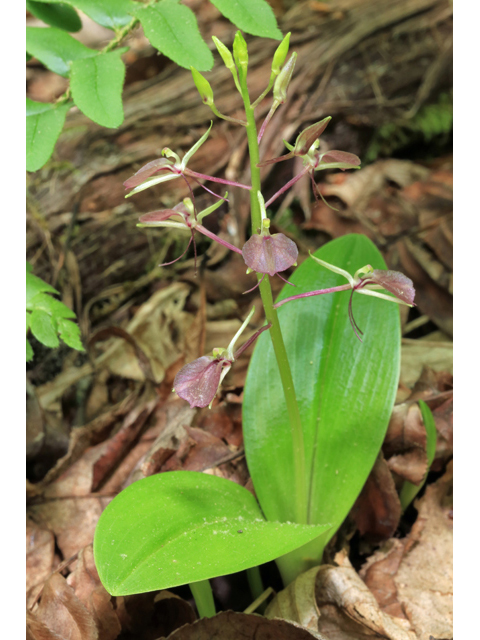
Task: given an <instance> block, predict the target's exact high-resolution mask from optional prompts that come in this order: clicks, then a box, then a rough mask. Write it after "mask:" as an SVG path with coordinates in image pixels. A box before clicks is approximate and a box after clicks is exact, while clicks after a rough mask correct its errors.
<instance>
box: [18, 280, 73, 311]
mask: <svg viewBox="0 0 480 640" xmlns="http://www.w3.org/2000/svg"><path fill="white" fill-rule="evenodd" d="M37 280H39V278H37ZM54 291H55V290H54ZM55 293H56V292H55ZM27 309H32V310H33V309H42V310H43V311H46V312H47V313H49V314H50V315H52V316H54V317H55V318H75V313H74V312H73V311H72V310H71V309H70V308H69V307H67V305H66V304H63V302H60V300H57V299H56V298H52V296H49V295H48V294H46V293H39V294H37V295H36V296H34V297H33V298H32V299H31V300H30V301H29V302H27Z"/></svg>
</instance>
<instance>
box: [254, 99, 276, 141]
mask: <svg viewBox="0 0 480 640" xmlns="http://www.w3.org/2000/svg"><path fill="white" fill-rule="evenodd" d="M277 107H278V104H275V102H274V103H273V104H272V106H271V107H270V111H269V112H268V114H267V117H266V118H265V120H264V121H263V124H262V126H261V129H260V132H259V134H258V137H257V143H258V144H260V140H261V139H262V138H263V134H264V133H265V129H266V128H267V124H268V123H269V122H270V120H271V119H272V116H273V114H274V113H275V111H276V109H277Z"/></svg>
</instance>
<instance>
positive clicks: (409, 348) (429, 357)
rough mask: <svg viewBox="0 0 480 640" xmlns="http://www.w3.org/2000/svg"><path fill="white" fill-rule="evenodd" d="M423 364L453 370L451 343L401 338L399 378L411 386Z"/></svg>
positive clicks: (433, 367)
mask: <svg viewBox="0 0 480 640" xmlns="http://www.w3.org/2000/svg"><path fill="white" fill-rule="evenodd" d="M424 366H428V367H431V368H432V369H435V370H436V371H448V372H450V373H452V371H453V343H452V342H447V341H439V340H438V341H434V342H432V341H430V340H411V339H409V338H402V354H401V365H400V380H401V382H402V384H404V385H406V386H407V387H410V388H412V387H413V386H414V384H415V383H416V382H417V380H418V379H419V377H420V375H421V373H422V369H423V367H424Z"/></svg>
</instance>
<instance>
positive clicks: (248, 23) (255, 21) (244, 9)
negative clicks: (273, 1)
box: [211, 0, 283, 40]
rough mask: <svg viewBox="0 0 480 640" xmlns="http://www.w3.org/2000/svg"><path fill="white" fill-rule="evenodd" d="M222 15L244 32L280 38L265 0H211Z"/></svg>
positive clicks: (270, 9)
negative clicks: (233, 0)
mask: <svg viewBox="0 0 480 640" xmlns="http://www.w3.org/2000/svg"><path fill="white" fill-rule="evenodd" d="M211 2H212V4H214V5H215V6H216V7H217V9H218V10H219V11H220V12H221V13H223V15H224V16H225V17H226V18H228V19H229V20H230V22H233V24H234V25H235V26H237V27H238V28H239V29H242V31H245V32H246V33H251V34H252V35H253V36H260V37H262V38H273V39H274V40H281V39H282V37H283V36H282V32H281V31H280V29H279V28H278V26H277V21H276V19H275V14H274V13H273V9H272V7H271V6H270V5H269V4H268V2H267V1H266V0H236V1H235V2H232V1H231V0H211Z"/></svg>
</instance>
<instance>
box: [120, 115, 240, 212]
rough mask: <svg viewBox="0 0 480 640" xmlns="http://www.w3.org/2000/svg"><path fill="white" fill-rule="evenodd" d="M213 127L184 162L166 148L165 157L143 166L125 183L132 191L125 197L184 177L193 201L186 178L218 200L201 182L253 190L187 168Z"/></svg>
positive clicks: (186, 154)
mask: <svg viewBox="0 0 480 640" xmlns="http://www.w3.org/2000/svg"><path fill="white" fill-rule="evenodd" d="M212 125H213V122H211V123H210V126H209V128H208V130H207V131H206V132H205V133H204V134H203V136H202V137H201V138H200V139H199V140H198V141H197V142H196V143H195V144H194V145H193V147H192V148H191V149H189V150H188V151H187V153H185V155H184V156H183V159H182V160H180V157H179V156H178V155H177V154H176V153H175V152H174V151H172V150H171V149H169V148H168V147H164V149H162V156H165V157H163V158H158V159H157V160H152V162H149V163H148V164H146V165H145V166H143V167H142V168H141V169H139V170H138V171H137V173H136V174H135V175H133V176H132V177H131V178H129V179H128V180H126V181H125V182H124V183H123V186H124V187H125V189H131V191H130V193H128V194H127V195H126V196H125V197H126V198H129V197H130V196H133V194H134V193H139V192H140V191H144V190H145V189H148V188H149V187H153V186H154V185H156V184H160V183H162V182H168V181H169V180H175V178H179V177H182V178H183V179H184V180H185V182H186V183H187V186H188V189H189V191H190V194H191V196H192V200H193V199H194V198H193V192H192V188H191V187H190V183H189V182H188V180H187V179H186V177H185V176H189V177H190V178H193V180H195V182H197V184H199V185H200V186H201V187H202V188H203V189H205V190H206V191H208V192H209V193H211V194H212V195H214V196H215V197H216V198H218V197H219V196H217V194H216V193H213V191H210V189H207V187H205V186H204V185H203V184H201V183H200V182H199V180H210V181H211V182H218V183H220V184H228V185H231V186H233V187H241V188H242V189H251V187H250V186H248V185H246V184H240V183H239V182H232V181H231V180H224V179H223V178H216V177H215V176H208V175H206V174H204V173H198V172H197V171H193V170H192V169H189V168H188V167H187V163H188V162H189V161H190V159H191V157H192V156H193V154H194V153H196V152H197V151H198V150H199V149H200V147H201V146H202V144H203V143H204V142H205V140H206V139H207V138H208V134H209V133H210V129H211V128H212ZM172 158H173V160H172ZM158 174H160V175H158Z"/></svg>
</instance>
